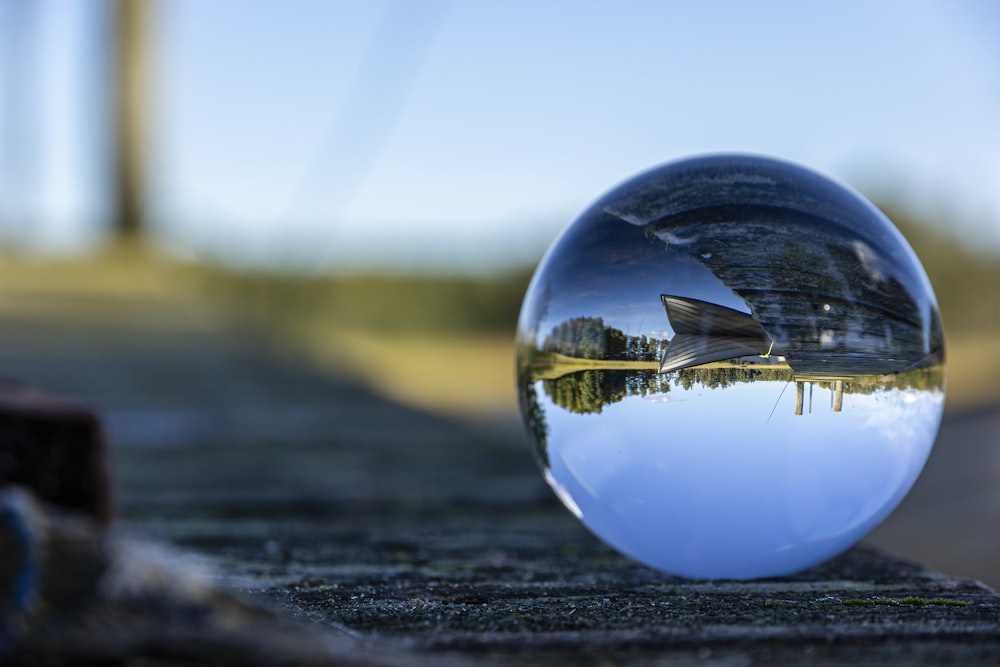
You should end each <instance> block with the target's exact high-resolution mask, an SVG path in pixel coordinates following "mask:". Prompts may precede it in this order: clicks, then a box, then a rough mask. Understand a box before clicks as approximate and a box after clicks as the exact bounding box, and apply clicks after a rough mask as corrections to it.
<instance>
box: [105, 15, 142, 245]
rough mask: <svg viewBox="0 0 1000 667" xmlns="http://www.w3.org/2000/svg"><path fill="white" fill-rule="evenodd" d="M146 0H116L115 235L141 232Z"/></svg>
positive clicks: (122, 237) (132, 236)
mask: <svg viewBox="0 0 1000 667" xmlns="http://www.w3.org/2000/svg"><path fill="white" fill-rule="evenodd" d="M149 5H150V2H149V0H114V11H115V17H114V21H115V53H114V64H113V65H112V67H113V68H114V91H115V92H114V94H115V101H114V104H115V124H114V133H115V153H114V161H115V166H114V189H115V195H114V196H115V222H114V236H115V237H116V240H118V241H136V240H139V239H141V237H142V236H143V234H144V232H145V226H146V222H145V211H144V204H145V194H146V141H147V120H148V115H147V114H148V107H147V101H148V100H147V92H148V87H147V85H148V82H147V74H148V72H149V67H148V56H149V53H148V46H149V40H148V31H149Z"/></svg>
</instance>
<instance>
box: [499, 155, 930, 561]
mask: <svg viewBox="0 0 1000 667" xmlns="http://www.w3.org/2000/svg"><path fill="white" fill-rule="evenodd" d="M518 327H519V330H518V385H519V390H520V397H521V406H522V415H523V417H524V420H525V423H526V425H527V427H528V430H529V432H530V433H531V434H532V436H533V438H534V440H535V444H536V451H537V455H538V459H539V461H540V463H541V465H542V467H543V470H544V474H545V478H546V480H547V481H548V483H549V485H550V486H551V487H552V488H553V490H554V491H555V493H556V494H557V495H558V496H559V498H560V499H561V500H562V501H563V503H564V504H565V505H566V506H567V507H568V508H569V509H570V510H571V511H572V512H573V513H574V514H576V515H577V516H578V517H579V518H580V519H581V520H582V521H583V522H584V524H585V525H587V527H588V528H590V529H591V530H592V531H593V532H594V533H595V534H597V535H598V536H599V537H601V538H602V539H604V540H605V541H606V542H608V543H609V544H611V545H612V546H614V547H615V548H617V549H619V550H620V551H622V552H624V553H626V554H628V555H630V556H632V557H634V558H636V559H638V560H640V561H642V562H644V563H647V564H649V565H652V566H654V567H657V568H660V569H662V570H664V571H667V572H670V573H673V574H679V575H683V576H687V577H696V578H709V577H711V578H753V577H762V576H776V575H781V574H787V573H791V572H795V571H797V570H800V569H803V568H805V567H808V566H810V565H813V564H816V563H818V562H821V561H823V560H825V559H827V558H829V557H831V556H834V555H836V554H837V553H839V552H840V551H842V550H844V549H846V548H847V547H849V546H850V545H851V544H853V543H854V542H856V541H857V540H858V539H860V538H861V537H863V536H864V535H865V534H866V533H867V532H868V531H869V530H870V529H871V528H873V527H874V526H875V525H876V524H877V523H878V522H879V521H881V520H882V519H883V518H885V516H887V515H888V514H889V512H891V511H892V509H893V508H894V507H895V506H896V505H897V504H898V503H899V502H900V500H902V498H903V496H905V494H906V493H907V491H908V490H909V489H910V487H911V486H912V485H913V483H914V482H915V481H916V478H917V476H918V475H919V474H920V471H921V469H922V467H923V465H924V463H925V461H926V460H927V457H928V455H929V454H930V450H931V447H932V445H933V442H934V438H935V436H936V434H937V429H938V425H939V422H940V417H941V411H942V408H943V404H944V372H943V364H944V345H943V336H942V330H941V323H940V317H939V315H938V310H937V305H936V303H935V300H934V295H933V292H932V290H931V288H930V284H929V282H928V281H927V278H926V275H925V274H924V272H923V269H922V267H921V266H920V263H919V261H918V260H917V258H916V257H915V256H914V254H913V252H912V250H910V248H909V246H908V245H907V244H906V242H905V240H904V239H903V238H902V236H901V235H900V234H899V233H898V231H897V230H896V229H895V228H894V227H893V226H892V224H891V223H890V222H889V221H888V220H887V219H886V218H885V217H884V216H883V215H882V214H881V213H880V212H878V210H877V209H875V208H874V207H872V206H871V205H870V204H868V202H866V201H865V200H863V199H862V198H860V197H859V196H858V195H856V194H854V193H853V192H851V191H849V190H847V189H845V188H843V187H842V186H840V185H838V184H835V183H833V182H831V181H829V180H827V179H825V178H823V177H821V176H818V175H817V174H815V173H813V172H811V171H808V170H805V169H802V168H800V167H796V166H794V165H790V164H787V163H783V162H778V161H774V160H768V159H763V158H756V157H748V156H712V157H705V158H696V159H692V160H686V161H681V162H676V163H671V164H668V165H665V166H663V167H660V168H658V169H655V170H653V171H650V172H647V173H646V174H643V175H640V176H639V177H637V178H635V179H633V180H632V181H629V182H628V183H626V184H624V185H623V186H621V187H619V188H618V189H616V190H614V191H612V192H611V193H610V194H608V195H607V196H605V197H604V198H603V199H601V200H600V201H599V202H597V203H596V204H595V205H594V206H593V207H591V209H589V210H588V211H587V212H585V213H584V214H583V215H582V216H581V217H580V218H579V219H578V220H577V221H576V222H575V223H574V224H573V225H571V226H570V227H569V228H567V230H566V231H565V232H564V233H563V235H562V236H561V237H560V238H559V239H558V240H557V241H556V243H555V244H553V246H552V248H551V249H550V251H549V253H548V254H547V255H546V257H545V258H544V259H543V260H542V262H541V264H540V266H539V267H538V270H537V271H536V274H535V277H534V279H533V280H532V283H531V286H530V287H529V289H528V294H527V295H526V297H525V301H524V305H523V307H522V313H521V319H520V322H519V325H518Z"/></svg>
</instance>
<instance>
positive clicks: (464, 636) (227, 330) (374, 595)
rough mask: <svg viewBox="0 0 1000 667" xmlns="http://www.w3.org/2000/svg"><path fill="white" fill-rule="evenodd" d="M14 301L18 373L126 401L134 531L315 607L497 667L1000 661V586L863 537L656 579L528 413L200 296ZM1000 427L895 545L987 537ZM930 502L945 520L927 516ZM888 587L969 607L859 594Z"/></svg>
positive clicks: (118, 407)
mask: <svg viewBox="0 0 1000 667" xmlns="http://www.w3.org/2000/svg"><path fill="white" fill-rule="evenodd" d="M0 297H2V298H0V369H2V373H3V374H4V375H7V376H11V377H16V378H18V379H22V380H26V381H29V382H32V383H35V384H38V385H42V386H44V387H46V388H49V389H53V390H56V391H61V392H66V393H70V394H73V395H75V396H77V397H79V398H81V399H83V400H85V401H88V402H90V403H92V404H94V405H96V406H98V407H99V408H100V409H101V410H102V411H103V412H104V413H105V415H106V418H107V421H108V424H109V427H110V430H111V435H112V439H113V444H114V445H115V448H114V452H113V465H114V470H115V478H116V488H117V492H118V496H119V501H120V507H121V514H122V517H123V519H124V522H125V523H126V524H127V525H131V526H132V527H133V528H134V529H137V530H139V531H141V532H143V533H145V534H147V535H150V536H152V537H155V538H159V539H165V540H169V541H171V542H173V543H175V544H177V545H179V546H181V547H182V548H183V549H185V550H186V553H187V555H186V556H185V558H186V559H188V560H189V561H190V562H192V563H205V564H208V565H209V566H211V567H213V568H215V570H216V571H217V572H218V573H219V576H220V577H221V578H222V580H223V581H225V582H226V583H228V584H229V585H231V586H234V587H236V588H239V589H242V590H244V591H246V592H247V593H248V594H250V595H251V596H254V597H256V598H258V599H259V600H262V601H267V602H268V603H270V604H274V605H278V606H280V607H282V608H284V609H285V610H286V611H287V612H288V614H289V615H290V616H292V617H294V618H297V619H300V620H301V619H305V620H313V621H318V622H320V623H321V624H323V626H324V627H326V628H333V629H335V630H338V631H340V632H342V633H344V634H346V635H348V636H352V637H357V638H366V639H368V640H371V639H372V638H375V637H378V638H379V640H380V642H388V644H389V645H390V646H395V647H397V648H399V649H400V650H406V651H410V650H416V651H418V652H420V653H422V654H425V655H426V654H427V653H428V652H430V653H431V655H433V656H436V657H440V656H442V655H446V656H450V657H451V658H452V659H455V660H459V661H462V662H464V661H465V660H466V659H467V658H469V656H475V657H476V661H477V662H478V663H486V664H512V663H515V662H516V663H518V664H547V663H551V662H558V661H559V660H561V659H566V658H570V659H573V660H580V659H581V658H583V657H584V656H587V657H588V659H589V660H591V661H592V662H594V663H596V662H599V661H600V660H604V659H609V660H615V659H618V658H621V657H622V656H623V655H625V654H626V653H627V654H628V655H630V656H631V657H632V658H634V659H637V660H641V659H642V658H643V656H645V657H647V658H648V657H650V656H654V655H655V656H659V657H663V656H664V655H666V654H667V653H668V654H669V655H670V656H673V657H674V658H677V659H680V660H682V661H687V662H691V663H696V662H701V661H702V660H703V659H704V657H705V656H712V657H713V658H714V659H717V660H722V661H723V662H725V661H727V660H730V661H734V662H735V663H740V664H746V663H748V661H752V660H756V659H768V661H769V662H777V663H779V664H794V663H795V662H796V661H797V659H798V658H800V657H801V651H802V650H805V649H804V648H803V647H807V648H808V650H812V651H821V652H823V655H825V656H827V658H828V659H829V660H830V661H832V662H840V661H851V662H854V663H859V664H882V663H884V662H887V661H888V662H893V661H898V660H900V659H902V660H903V661H918V662H919V661H921V660H925V659H926V658H927V657H928V656H930V657H932V658H937V659H948V660H952V661H954V662H959V663H963V664H974V663H977V662H979V663H983V664H988V662H989V660H990V659H991V656H992V657H995V655H996V651H997V650H1000V623H998V622H997V618H998V617H1000V597H998V596H996V595H993V594H992V593H990V592H989V591H988V590H986V589H983V588H979V587H977V586H975V585H974V584H972V583H969V582H963V581H960V580H955V579H951V578H947V577H938V576H936V575H933V574H931V573H928V572H926V571H924V570H922V569H921V568H919V567H916V566H914V565H912V564H907V563H905V562H901V561H896V560H894V559H891V558H887V557H885V556H883V555H881V554H880V553H878V552H874V551H871V550H867V549H864V548H859V549H854V550H852V551H850V552H849V553H848V554H846V555H844V556H843V557H841V558H838V559H835V560H834V561H831V562H830V563H827V564H825V565H823V566H821V567H819V568H815V569H813V570H810V571H808V572H805V573H802V574H800V575H797V576H795V577H789V578H784V579H780V580H767V581H759V582H748V583H739V582H688V581H684V580H680V579H676V578H672V577H668V576H665V575H661V574H658V573H656V572H653V571H651V570H649V569H648V568H645V567H642V566H640V565H637V564H635V563H634V562H632V561H630V560H628V559H625V558H623V557H621V556H619V555H617V554H615V553H614V552H612V551H610V550H609V549H607V548H606V547H604V546H603V545H601V544H600V543H598V542H597V541H596V540H594V539H593V538H592V537H591V536H590V535H589V534H588V533H587V532H586V531H585V530H584V529H583V528H582V527H581V526H580V524H579V523H578V522H577V521H576V520H575V519H573V518H572V516H570V514H569V513H568V512H566V511H565V510H563V509H562V508H561V507H559V506H558V505H557V504H556V503H555V502H554V500H553V499H552V496H551V494H550V493H549V491H548V490H547V488H546V487H545V486H544V484H543V482H542V480H541V475H539V474H538V472H537V470H536V469H535V465H534V462H533V461H532V459H531V456H530V454H529V452H530V447H529V446H528V444H527V443H526V442H525V441H524V439H523V437H522V436H521V434H520V430H519V428H517V426H516V424H514V423H513V420H509V421H503V422H491V423H489V424H485V423H460V422H457V421H453V420H448V419H445V418H442V417H437V416H434V415H430V414H426V413H422V412H418V411H416V410H413V409H409V408H406V407H403V406H400V405H398V404H394V403H391V402H389V401H387V400H385V399H382V398H380V397H378V396H376V395H374V394H372V393H371V392H369V391H368V390H366V389H365V388H363V387H361V386H358V385H357V384H354V383H352V382H350V381H347V380H343V379H340V378H337V377H331V376H328V375H323V374H320V373H319V372H317V371H316V370H314V369H312V368H310V367H308V366H307V365H305V364H304V363H302V362H301V360H299V359H297V358H296V357H294V355H291V354H290V353H289V352H288V351H286V350H282V349H280V348H277V347H275V346H274V345H272V344H270V343H268V342H267V341H264V340H261V339H256V338H254V337H253V336H252V335H250V333H249V332H247V331H245V330H243V329H241V328H240V327H239V326H238V325H237V324H235V323H233V322H231V321H227V320H226V319H224V318H223V317H221V316H220V315H219V314H218V313H216V312H213V311H212V310H211V309H210V308H207V307H206V305H205V304H204V303H201V302H199V301H198V300H197V299H191V298H180V297H176V298H175V297H173V296H170V295H169V294H156V293H150V292H147V293H142V294H132V295H130V294H128V293H121V294H117V295H103V296H100V295H91V296H89V297H88V296H86V295H83V294H80V293H78V294H76V295H75V296H73V297H72V298H67V297H64V296H61V295H60V294H57V293H48V292H45V291H39V290H34V291H30V292H24V291H22V292H18V293H16V294H0ZM995 425H996V419H995V415H994V417H992V418H986V419H985V420H980V419H979V418H978V417H970V418H968V419H963V420H956V421H955V422H954V423H953V424H950V425H949V426H948V427H947V428H946V429H945V431H944V436H943V437H944V438H946V439H947V440H946V441H944V442H943V443H942V444H941V445H939V448H938V450H937V453H936V454H935V457H936V458H935V461H934V466H935V468H936V467H938V466H940V467H941V468H942V471H941V472H940V473H937V472H935V473H934V475H930V474H928V475H925V479H923V480H922V481H921V484H922V485H924V486H926V487H927V490H926V491H922V492H921V493H922V494H927V495H928V497H930V498H933V497H935V496H936V495H939V494H942V493H944V491H942V490H941V489H942V488H943V489H945V490H947V489H950V488H951V486H952V485H953V484H957V483H959V482H961V488H962V494H951V496H952V497H951V500H952V501H954V506H952V507H950V508H946V507H945V506H941V507H938V505H936V504H935V503H934V502H933V500H931V501H925V500H922V498H923V495H921V496H917V497H916V498H915V499H914V501H913V504H914V508H913V509H912V510H911V509H906V510H905V511H904V512H901V513H900V515H899V516H898V517H895V518H894V519H892V520H891V522H890V523H889V524H888V525H887V526H886V527H885V529H884V530H883V533H882V535H884V536H886V537H885V539H884V540H883V541H884V542H885V543H893V542H892V540H893V539H895V540H897V542H895V543H894V544H900V545H903V546H906V545H907V544H908V543H906V542H905V539H904V538H906V536H907V535H910V534H912V529H910V528H907V522H914V521H917V519H914V518H912V517H914V516H919V517H920V523H919V525H920V528H921V531H922V534H928V535H929V537H928V539H921V540H917V541H916V542H914V546H913V549H914V551H912V552H911V551H909V550H907V551H905V552H904V553H905V555H906V556H908V557H911V558H917V559H922V558H923V556H922V555H921V554H920V553H917V551H918V548H920V547H921V545H926V544H927V543H933V542H934V541H935V540H939V541H940V542H946V540H954V541H955V542H960V541H963V540H966V543H968V544H970V545H971V544H973V540H971V539H969V535H968V534H964V533H963V534H962V535H959V533H960V532H962V531H961V530H960V526H959V525H958V523H957V522H955V521H954V514H953V512H961V511H966V510H967V509H968V505H967V503H978V502H980V500H979V499H980V498H981V497H985V496H979V495H977V494H979V493H982V492H983V491H984V490H983V489H978V490H977V485H981V484H983V483H985V480H987V478H988V471H987V469H986V466H985V465H975V464H966V465H965V467H960V468H956V467H955V465H956V463H955V459H956V458H958V459H960V460H961V462H963V463H964V462H965V461H966V459H967V457H974V456H980V457H981V456H983V455H985V454H988V453H989V452H990V451H991V450H990V448H989V442H991V441H990V439H989V437H988V434H984V432H983V429H986V430H989V429H991V428H993V427H995ZM954 443H958V444H954ZM970 466H971V467H970ZM956 471H957V472H956ZM939 475H941V478H940V480H938V476H939ZM946 495H947V494H946ZM992 497H994V498H995V496H992ZM908 503H909V501H908ZM963 503H966V504H963ZM928 505H930V506H932V507H934V508H935V509H939V510H940V511H938V512H937V513H936V514H934V515H933V516H935V517H938V518H936V519H935V520H936V521H941V522H942V523H941V525H936V524H930V523H923V521H924V520H926V519H927V517H928V516H931V512H930V511H929V510H928V509H927V507H928ZM977 516H979V517H983V516H985V511H984V513H983V514H980V515H977ZM979 520H980V521H982V520H985V519H983V518H980V519H979ZM945 524H947V526H948V529H949V530H951V531H952V532H949V533H944V532H941V531H944V530H945V527H944V526H945ZM975 528H976V526H972V527H971V529H972V530H973V533H972V534H974V535H976V536H979V537H981V540H980V542H978V543H977V544H978V546H977V547H976V548H977V549H979V550H980V551H979V552H977V553H980V554H989V553H998V552H997V551H996V546H997V543H996V540H997V537H996V531H983V530H979V531H976V530H974V529H975ZM893 530H895V531H897V533H895V534H894V533H893V532H892V531H893ZM985 533H990V536H989V537H986V536H984V535H985ZM900 536H902V537H900ZM942 536H946V537H945V539H941V537H942ZM968 562H969V563H973V562H980V561H974V560H973V559H972V558H971V557H970V558H969V561H968ZM983 562H985V560H984V561H983ZM970 574H972V575H973V576H978V577H980V578H987V577H986V576H985V575H983V574H980V573H978V572H973V573H970ZM875 597H878V598H883V599H884V598H894V599H905V598H910V597H916V598H920V599H924V600H930V599H935V598H944V599H946V600H951V601H954V602H961V603H963V604H964V603H969V605H968V606H959V605H957V604H954V605H950V606H949V605H927V606H916V607H915V606H911V605H901V606H886V605H875V606H872V605H869V606H868V607H865V606H861V607H858V606H854V605H849V604H846V603H845V602H844V601H845V600H857V599H867V598H875ZM831 637H837V638H839V639H838V640H837V642H835V643H832V644H831V643H830V638H831ZM623 647H626V648H627V651H625V653H623V652H622V651H623V650H625V649H623ZM705 651H708V652H707V653H705ZM644 652H645V653H644ZM665 652H666V653H665Z"/></svg>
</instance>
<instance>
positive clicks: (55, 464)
mask: <svg viewBox="0 0 1000 667" xmlns="http://www.w3.org/2000/svg"><path fill="white" fill-rule="evenodd" d="M13 485H16V486H22V487H25V488H27V489H29V490H31V492H32V493H34V494H35V496H37V497H38V498H41V499H43V500H46V501H48V502H50V503H52V504H54V505H58V506H60V507H63V508H66V509H69V510H72V511H75V512H82V513H84V514H87V515H89V516H91V517H93V518H95V519H96V520H98V521H99V522H101V523H108V522H109V521H110V520H111V517H112V514H113V509H112V502H111V493H110V484H109V480H108V466H107V455H106V446H105V440H104V434H103V430H102V428H101V422H100V419H98V417H97V415H96V414H95V413H94V412H93V411H92V410H90V409H88V408H87V407H85V406H83V405H81V404H79V403H75V402H73V401H71V400H69V399H66V398H63V397H60V396H57V395H55V394H50V393H47V392H44V391H41V390H39V389H35V388H32V387H28V386H26V385H23V384H20V383H17V382H13V381H11V380H4V379H0V487H5V486H13Z"/></svg>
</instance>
